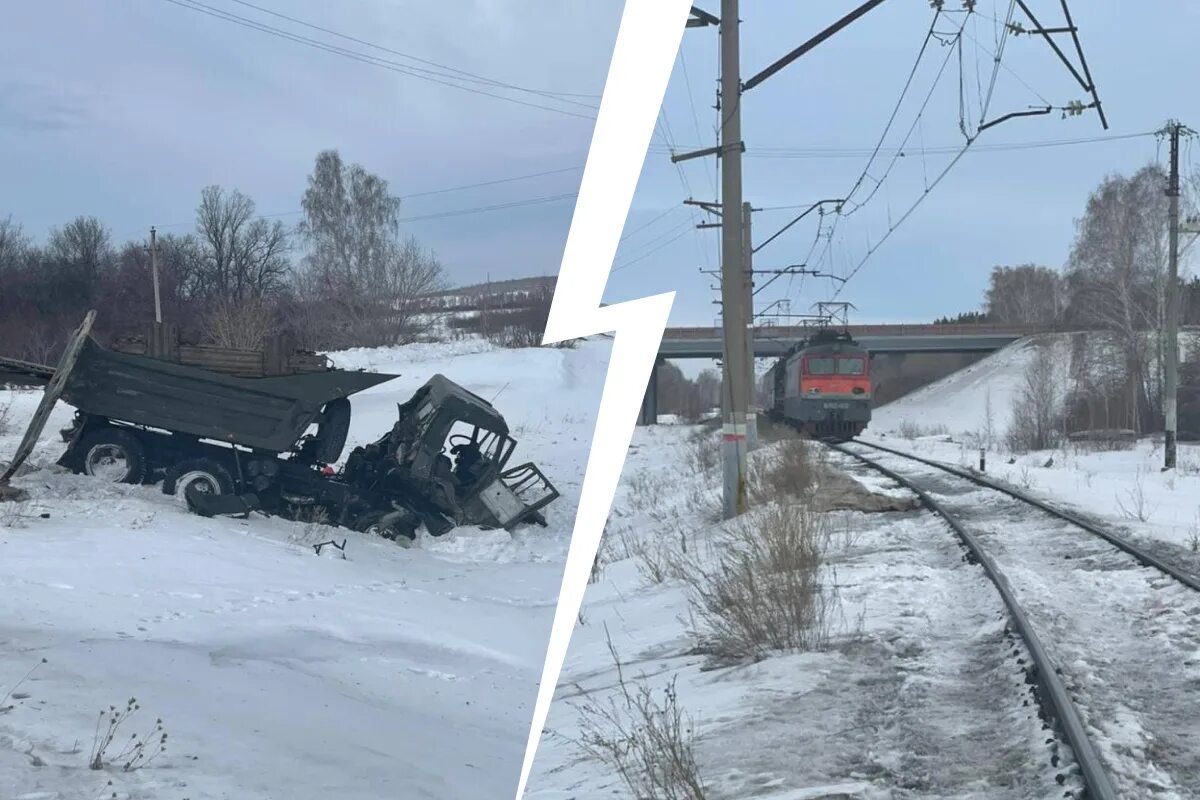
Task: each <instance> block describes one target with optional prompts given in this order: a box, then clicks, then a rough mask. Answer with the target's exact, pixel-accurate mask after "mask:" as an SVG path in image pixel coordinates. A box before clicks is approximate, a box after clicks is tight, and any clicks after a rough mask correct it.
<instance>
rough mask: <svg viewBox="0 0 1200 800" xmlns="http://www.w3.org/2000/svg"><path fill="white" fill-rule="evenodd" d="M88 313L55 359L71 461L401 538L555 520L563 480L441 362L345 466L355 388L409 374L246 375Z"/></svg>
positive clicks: (200, 495) (323, 371)
mask: <svg viewBox="0 0 1200 800" xmlns="http://www.w3.org/2000/svg"><path fill="white" fill-rule="evenodd" d="M89 319H90V318H89ZM89 327H90V326H88V325H87V324H86V323H85V326H84V327H83V328H81V329H80V330H79V331H77V332H76V334H77V336H76V339H77V341H76V342H75V343H74V346H75V352H74V353H70V352H69V353H68V354H67V355H66V356H64V360H63V363H60V365H59V368H58V369H57V370H49V368H45V369H46V372H45V375H46V377H47V380H48V383H49V385H48V386H47V390H46V391H47V397H46V399H47V400H50V405H53V399H56V398H57V395H58V394H61V397H62V399H63V400H64V401H66V402H67V403H69V404H70V405H72V406H74V407H75V408H76V410H77V411H76V415H75V419H74V422H73V424H72V425H71V427H70V428H68V429H66V430H64V431H63V432H62V435H63V440H64V441H65V442H66V443H67V449H66V452H65V453H64V454H63V456H62V458H61V459H60V461H59V463H60V464H61V465H62V466H64V467H67V468H70V469H72V470H73V471H75V472H78V473H83V474H87V475H92V476H95V477H98V478H103V479H106V480H110V481H115V482H124V483H155V482H158V481H159V480H161V481H162V490H163V492H164V493H166V494H172V495H178V496H181V497H182V498H184V499H185V500H186V503H187V506H188V508H189V509H191V510H192V511H193V512H195V513H198V514H201V515H204V516H214V515H229V514H243V515H245V514H249V513H250V512H252V511H258V512H263V513H267V514H274V515H279V516H284V517H289V518H293V519H313V518H322V519H324V520H325V521H327V522H329V523H330V524H335V525H338V526H343V527H347V528H351V529H354V530H358V531H363V532H371V533H377V534H379V535H382V536H385V537H387V538H390V539H396V540H397V541H399V542H401V543H406V542H407V541H409V540H411V539H413V538H415V536H416V533H417V530H418V529H419V528H420V527H422V526H424V527H425V529H426V530H427V531H428V532H429V533H430V534H432V535H441V534H444V533H446V532H447V531H449V530H451V529H452V528H454V527H455V526H457V525H464V524H472V525H480V526H483V527H490V528H504V529H506V530H510V531H511V530H513V529H514V528H516V527H517V526H518V525H522V524H526V523H536V524H540V525H545V524H546V523H545V519H544V518H543V516H542V509H543V508H545V507H546V506H547V505H548V504H549V503H551V502H553V501H554V500H555V499H556V498H558V496H559V493H558V491H557V490H556V489H555V488H554V486H553V485H552V484H551V483H550V481H549V480H548V479H547V478H546V476H545V475H543V474H542V472H541V470H539V469H538V468H537V466H536V465H534V464H532V463H523V464H520V465H518V466H515V467H510V466H509V463H510V459H511V457H512V455H513V452H514V450H515V449H516V441H515V440H514V439H513V438H512V437H511V436H510V435H509V430H508V425H507V423H506V422H505V420H504V417H503V416H502V415H501V414H500V413H499V412H498V411H497V410H496V409H495V408H494V407H493V406H492V404H491V403H489V402H487V401H486V400H484V399H483V398H481V397H479V396H477V395H475V394H473V393H472V392H470V391H468V390H467V389H465V388H463V387H462V386H459V385H458V384H456V383H454V382H453V381H451V380H449V379H448V378H446V377H444V376H442V375H434V376H432V377H431V378H430V379H429V380H428V381H427V382H426V383H425V385H424V386H422V387H421V388H420V389H418V390H417V392H416V393H415V394H414V395H413V396H412V397H411V398H410V399H408V400H407V401H406V402H403V403H398V404H397V419H396V422H395V424H394V425H393V426H392V429H391V430H390V431H387V432H385V433H383V435H382V436H380V438H379V439H377V440H376V441H374V442H371V443H370V444H367V445H364V446H360V447H355V448H354V449H353V450H352V451H351V452H350V454H349V456H348V458H347V459H346V462H345V464H344V465H343V466H342V467H341V468H340V469H335V468H334V467H333V466H332V465H333V464H335V463H336V462H337V461H338V460H339V458H340V457H341V455H342V452H343V450H344V448H345V445H346V439H347V435H348V433H349V428H350V415H351V409H350V401H349V399H348V398H349V397H350V395H353V394H355V393H357V392H361V391H363V390H364V389H368V388H371V387H373V386H377V385H379V384H382V383H385V382H387V381H389V380H392V379H393V378H396V377H398V376H396V375H387V374H380V373H368V372H351V371H345V370H338V369H333V368H330V367H328V366H323V367H317V368H314V367H313V366H312V365H311V364H309V365H307V366H306V367H305V371H303V372H294V373H293V374H269V375H265V376H263V377H246V376H245V375H244V374H242V375H238V374H229V372H219V371H215V370H214V369H206V368H202V367H199V366H193V365H189V364H181V363H173V362H172V361H168V360H165V359H163V358H157V357H150V356H147V355H138V354H135V353H131V352H117V351H115V350H109V349H106V348H103V347H101V346H100V345H99V344H98V343H96V342H95V341H94V340H93V339H91V338H90V336H88V335H87V332H86V330H85V328H89ZM79 334H82V335H79ZM243 372H244V370H243ZM52 390H53V392H54V393H55V394H54V396H53V398H52ZM43 422H44V421H43ZM36 424H37V420H35V425H36ZM33 427H34V426H31V430H32V428H33ZM39 430H40V428H39ZM34 437H35V438H36V434H34ZM29 438H30V437H27V439H29ZM18 457H19V458H20V457H21V454H20V453H19V454H18Z"/></svg>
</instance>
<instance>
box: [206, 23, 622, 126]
mask: <svg viewBox="0 0 1200 800" xmlns="http://www.w3.org/2000/svg"><path fill="white" fill-rule="evenodd" d="M230 1H231V2H234V3H237V4H238V5H241V6H245V7H247V8H253V9H254V10H255V11H261V12H262V13H264V14H270V15H271V16H273V17H278V18H279V19H285V20H287V21H288V22H294V23H296V24H297V25H302V26H304V27H306V28H311V29H312V30H316V31H321V32H322V33H328V34H330V35H331V36H336V37H338V38H339V39H345V40H346V41H349V42H354V43H356V44H361V45H366V46H367V47H370V48H372V49H374V50H379V51H380V52H384V53H390V54H391V55H395V56H400V57H401V58H407V59H409V60H411V61H416V62H418V63H421V64H428V65H429V66H431V67H437V68H438V69H441V70H446V71H448V72H452V73H457V75H461V76H464V77H465V78H471V79H474V80H475V81H476V82H479V83H484V84H487V85H489V86H497V87H501V88H505V89H512V90H514V91H519V92H528V93H529V94H536V95H541V96H542V97H550V98H562V97H590V98H594V99H598V98H599V95H596V94H584V93H582V92H555V91H550V90H548V89H530V88H528V87H526V86H518V85H516V84H513V83H506V82H504V81H499V80H495V79H492V78H488V77H485V76H483V75H479V74H476V73H474V72H468V71H466V70H463V69H458V68H457V67H450V66H447V65H445V64H439V63H437V62H436V61H430V60H429V59H425V58H420V57H419V56H414V55H412V54H411V53H405V52H403V51H400V50H394V49H392V48H390V47H384V46H383V45H380V44H375V43H374V42H368V41H366V40H365V39H359V38H356V37H354V36H349V35H347V34H344V33H341V32H339V31H335V30H330V29H329V28H323V27H321V26H320V25H314V24H312V23H311V22H305V21H304V20H302V19H297V18H295V17H289V16H288V15H287V14H281V13H279V12H278V11H272V10H271V9H269V8H263V7H262V6H258V5H255V4H254V3H250V2H247V0H230ZM197 5H200V4H199V3H197ZM579 105H585V104H582V103H581V104H579ZM586 107H588V108H595V106H591V105H587V106H586Z"/></svg>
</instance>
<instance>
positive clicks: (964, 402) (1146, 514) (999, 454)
mask: <svg viewBox="0 0 1200 800" xmlns="http://www.w3.org/2000/svg"><path fill="white" fill-rule="evenodd" d="M1050 345H1051V346H1052V347H1053V348H1054V362H1055V364H1056V365H1057V366H1058V367H1059V369H1060V370H1061V372H1062V374H1063V375H1064V384H1063V385H1064V386H1065V385H1066V384H1065V380H1066V374H1067V370H1068V368H1069V365H1070V349H1071V343H1070V338H1069V336H1068V335H1060V336H1054V337H1051V341H1050ZM1034 348H1035V344H1034V342H1032V341H1029V340H1026V341H1021V342H1017V343H1014V344H1013V345H1011V346H1009V347H1006V348H1004V349H1003V350H1000V351H998V352H996V353H994V354H992V355H990V356H988V357H987V358H985V359H983V360H981V361H978V362H976V363H975V364H973V365H971V366H969V367H967V368H966V369H963V370H961V371H959V372H956V373H954V374H953V375H949V376H947V377H946V378H944V379H942V380H940V381H937V382H936V383H933V384H930V385H929V386H926V387H924V388H922V389H920V390H918V391H916V392H913V393H912V394H910V395H907V396H905V397H903V398H901V399H899V400H896V401H895V402H892V403H888V404H887V405H885V406H882V407H880V408H878V409H876V410H875V411H874V412H873V415H872V420H871V425H870V427H869V428H868V429H867V431H866V432H865V433H864V434H863V436H862V438H863V439H865V440H867V441H872V440H873V441H878V442H880V443H881V444H886V445H888V446H890V447H895V448H897V449H900V450H907V451H909V452H914V453H917V454H919V455H922V456H925V457H927V458H934V459H938V460H941V461H945V462H948V463H952V464H957V465H960V466H967V465H971V466H975V467H978V465H979V458H980V449H981V447H982V448H983V455H984V458H985V464H986V470H987V473H988V474H989V475H991V476H992V477H995V478H999V479H1001V480H1004V481H1008V482H1009V483H1011V484H1013V485H1015V486H1017V487H1019V488H1024V489H1027V490H1030V491H1032V492H1033V493H1034V494H1038V495H1040V496H1043V497H1045V498H1046V499H1048V500H1052V501H1054V502H1057V503H1060V504H1062V505H1064V506H1066V507H1071V508H1074V509H1076V510H1079V511H1083V512H1085V513H1089V514H1092V515H1094V516H1097V517H1098V518H1100V519H1101V520H1103V521H1105V522H1106V523H1108V524H1110V525H1111V526H1113V527H1114V528H1117V529H1124V530H1125V531H1126V532H1127V533H1129V534H1130V535H1133V536H1140V537H1144V538H1145V539H1146V540H1148V541H1151V542H1161V543H1164V544H1166V545H1167V546H1168V549H1171V548H1176V549H1177V551H1178V552H1175V553H1173V555H1174V556H1175V557H1177V558H1183V559H1186V560H1188V561H1189V562H1190V561H1191V560H1193V558H1197V559H1198V560H1200V558H1198V556H1200V444H1194V443H1180V445H1179V450H1178V468H1177V469H1175V470H1172V471H1169V472H1163V471H1162V466H1163V445H1162V442H1161V440H1160V438H1159V437H1147V438H1144V439H1142V440H1141V441H1138V442H1136V443H1131V444H1129V445H1128V446H1127V448H1126V449H1112V450H1106V451H1101V450H1096V449H1094V448H1093V447H1091V446H1088V445H1085V444H1080V445H1075V444H1065V445H1063V446H1061V447H1059V448H1057V449H1055V450H1050V451H1039V452H1031V453H1013V452H1011V451H1009V449H1008V448H1007V447H1006V446H1005V445H1004V441H1005V432H1006V431H1007V430H1008V426H1009V425H1010V424H1011V422H1012V411H1013V405H1014V402H1015V401H1016V399H1017V397H1018V396H1019V393H1020V391H1021V387H1022V385H1023V384H1024V381H1025V369H1026V367H1027V366H1028V365H1029V363H1030V361H1031V359H1032V358H1033V354H1034ZM989 431H990V435H988V433H989Z"/></svg>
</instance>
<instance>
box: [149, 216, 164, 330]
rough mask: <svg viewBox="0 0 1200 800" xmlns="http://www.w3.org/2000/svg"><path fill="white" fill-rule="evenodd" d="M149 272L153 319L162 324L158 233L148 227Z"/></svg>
mask: <svg viewBox="0 0 1200 800" xmlns="http://www.w3.org/2000/svg"><path fill="white" fill-rule="evenodd" d="M150 272H151V274H152V275H153V276H154V321H155V322H157V323H158V324H160V325H161V324H162V299H161V298H160V296H159V292H158V234H157V232H156V231H155V230H154V228H151V229H150Z"/></svg>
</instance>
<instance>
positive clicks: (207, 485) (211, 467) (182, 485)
mask: <svg viewBox="0 0 1200 800" xmlns="http://www.w3.org/2000/svg"><path fill="white" fill-rule="evenodd" d="M188 486H195V487H196V491H198V492H202V493H204V494H233V476H232V475H230V474H229V470H227V469H225V467H223V466H221V464H220V463H219V462H217V461H215V460H213V459H211V458H189V459H187V460H186V461H180V462H179V463H178V464H176V465H175V466H173V467H171V469H169V470H167V475H166V477H165V478H164V479H163V486H162V490H163V494H173V495H178V496H179V497H182V498H185V499H186V498H187V488H188Z"/></svg>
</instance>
